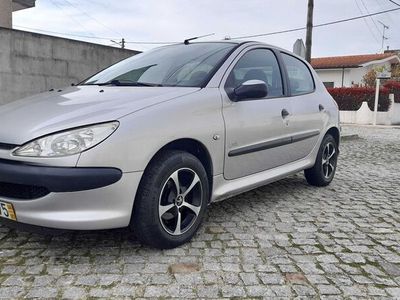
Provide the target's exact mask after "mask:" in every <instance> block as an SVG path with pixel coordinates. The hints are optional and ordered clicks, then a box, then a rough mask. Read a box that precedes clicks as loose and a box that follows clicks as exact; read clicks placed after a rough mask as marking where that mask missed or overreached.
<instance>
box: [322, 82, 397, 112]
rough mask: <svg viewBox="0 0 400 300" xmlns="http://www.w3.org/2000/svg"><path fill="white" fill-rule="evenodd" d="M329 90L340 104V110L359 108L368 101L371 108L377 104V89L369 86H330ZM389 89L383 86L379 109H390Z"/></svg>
mask: <svg viewBox="0 0 400 300" xmlns="http://www.w3.org/2000/svg"><path fill="white" fill-rule="evenodd" d="M328 92H329V93H330V94H331V96H332V97H333V99H335V101H336V103H337V104H338V106H339V110H353V111H355V110H359V109H360V107H361V105H362V103H363V102H364V101H366V102H367V103H368V106H369V108H370V109H371V110H374V105H375V89H374V88H369V87H357V88H355V87H354V88H328ZM389 92H390V91H389V89H388V88H386V87H383V88H381V90H380V93H379V103H378V111H388V110H389V106H390V99H389Z"/></svg>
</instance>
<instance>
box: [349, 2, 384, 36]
mask: <svg viewBox="0 0 400 300" xmlns="http://www.w3.org/2000/svg"><path fill="white" fill-rule="evenodd" d="M354 2H355V3H356V5H357V8H358V10H359V11H360V13H363V11H362V10H361V7H360V5H359V4H358V1H357V0H354ZM363 20H364V23H365V25H367V27H368V30H369V32H370V33H371V35H372V36H373V37H374V39H375V41H376V42H377V43H380V42H379V40H378V38H377V37H376V35H375V33H374V31H373V30H372V29H371V26H369V24H368V22H367V20H366V19H363Z"/></svg>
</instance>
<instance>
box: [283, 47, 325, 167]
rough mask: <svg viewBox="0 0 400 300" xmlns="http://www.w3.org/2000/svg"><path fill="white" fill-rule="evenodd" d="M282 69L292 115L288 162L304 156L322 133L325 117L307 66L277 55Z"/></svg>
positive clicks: (320, 98)
mask: <svg viewBox="0 0 400 300" xmlns="http://www.w3.org/2000/svg"><path fill="white" fill-rule="evenodd" d="M281 55H282V61H283V63H284V65H285V68H286V73H287V77H288V85H289V92H290V95H291V98H290V99H291V107H292V114H291V116H290V127H289V128H288V129H289V131H290V134H291V136H292V145H291V148H292V149H291V151H290V153H291V161H296V160H300V159H302V158H305V157H306V156H308V155H309V154H310V153H311V151H312V150H313V149H314V147H315V146H316V144H317V142H318V139H319V137H320V135H321V134H323V128H324V122H326V121H327V115H326V113H325V108H324V105H323V103H324V102H323V95H320V94H318V93H317V92H316V90H315V82H314V79H313V76H312V73H311V71H310V69H309V67H308V66H307V65H306V64H305V63H304V62H303V61H301V60H300V59H298V58H296V57H294V56H292V55H290V54H287V53H281Z"/></svg>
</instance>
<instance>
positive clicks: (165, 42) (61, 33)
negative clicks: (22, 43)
mask: <svg viewBox="0 0 400 300" xmlns="http://www.w3.org/2000/svg"><path fill="white" fill-rule="evenodd" d="M389 1H390V0H389ZM398 10H400V7H399V8H393V9H388V10H384V11H380V12H376V13H372V14H367V15H361V16H358V17H353V18H348V19H341V20H337V21H332V22H327V23H322V24H317V25H314V27H323V26H329V25H334V24H338V23H343V22H349V21H354V20H358V19H362V18H366V17H370V16H376V15H381V14H385V13H389V12H393V11H398ZM16 27H19V28H21V29H27V30H33V31H40V32H44V33H51V34H58V35H64V36H70V37H79V38H86V39H97V40H108V41H110V40H115V39H118V38H116V37H98V36H85V35H80V34H72V33H63V32H57V31H50V30H44V29H38V28H31V27H25V26H16ZM305 29H306V27H299V28H293V29H287V30H281V31H275V32H269V33H262V34H255V35H247V36H241V37H234V38H231V39H232V40H234V39H245V38H253V37H261V36H269V35H276V34H282V33H289V32H295V31H301V30H305ZM177 43H181V42H177V41H174V42H173V41H154V42H147V41H126V44H136V45H168V44H177Z"/></svg>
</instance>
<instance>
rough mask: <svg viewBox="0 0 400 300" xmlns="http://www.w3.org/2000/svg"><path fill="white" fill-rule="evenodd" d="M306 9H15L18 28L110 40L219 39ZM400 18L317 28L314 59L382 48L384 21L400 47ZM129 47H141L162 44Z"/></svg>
mask: <svg viewBox="0 0 400 300" xmlns="http://www.w3.org/2000/svg"><path fill="white" fill-rule="evenodd" d="M397 1H398V2H399V3H400V0H397ZM395 7H396V5H394V4H393V3H390V1H389V0H334V1H332V0H316V1H315V10H314V23H315V24H319V23H325V22H329V21H335V20H338V19H343V18H351V17H355V16H359V15H361V14H366V13H367V12H370V13H373V12H377V11H381V10H385V9H391V8H395ZM306 14H307V0H279V1H275V0H145V1H143V0H142V1H139V0H130V1H106V0H85V1H80V0H37V1H36V7H35V8H33V9H28V10H25V11H20V12H16V13H14V27H15V28H16V29H22V30H28V31H35V30H32V28H33V29H42V30H48V31H54V32H60V33H68V34H74V35H82V36H91V37H101V38H104V39H94V38H93V39H85V38H78V37H71V38H74V39H81V40H87V41H91V42H96V43H102V44H107V45H110V44H111V42H110V41H109V40H108V39H111V38H112V39H115V40H117V39H120V38H122V37H124V38H125V39H126V40H127V41H132V42H135V41H145V42H170V41H171V42H175V41H183V40H184V38H188V37H192V36H197V35H203V34H208V33H215V36H213V37H211V38H207V39H214V40H215V39H223V38H225V37H226V36H230V37H237V36H243V35H250V34H258V33H265V32H273V31H279V30H286V29H291V28H298V27H303V26H305V24H306ZM399 19H400V11H395V12H392V13H388V14H385V15H379V16H375V17H373V19H372V18H367V19H365V20H356V21H353V22H348V23H342V24H338V25H332V26H328V27H324V28H315V29H314V38H313V56H314V57H317V56H318V57H320V56H331V55H349V54H364V53H378V52H380V51H381V41H382V25H381V24H380V23H379V22H378V21H381V22H383V23H385V24H386V25H388V26H389V27H390V29H389V30H388V31H387V34H386V35H387V36H388V37H389V39H388V40H387V41H386V42H385V49H386V46H390V48H391V49H399V48H400V23H399V22H398V20H399ZM396 20H397V22H396ZM23 27H24V28H23ZM27 28H31V29H27ZM298 38H303V39H305V31H299V32H293V33H286V34H280V35H274V36H267V37H258V38H253V40H258V41H262V42H267V43H270V44H273V45H276V46H280V47H283V48H286V49H290V50H292V45H293V43H294V42H295V40H296V39H298ZM207 39H205V40H207ZM127 46H128V48H131V49H137V50H142V51H143V50H147V49H150V48H152V47H155V45H138V44H128V45H127Z"/></svg>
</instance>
